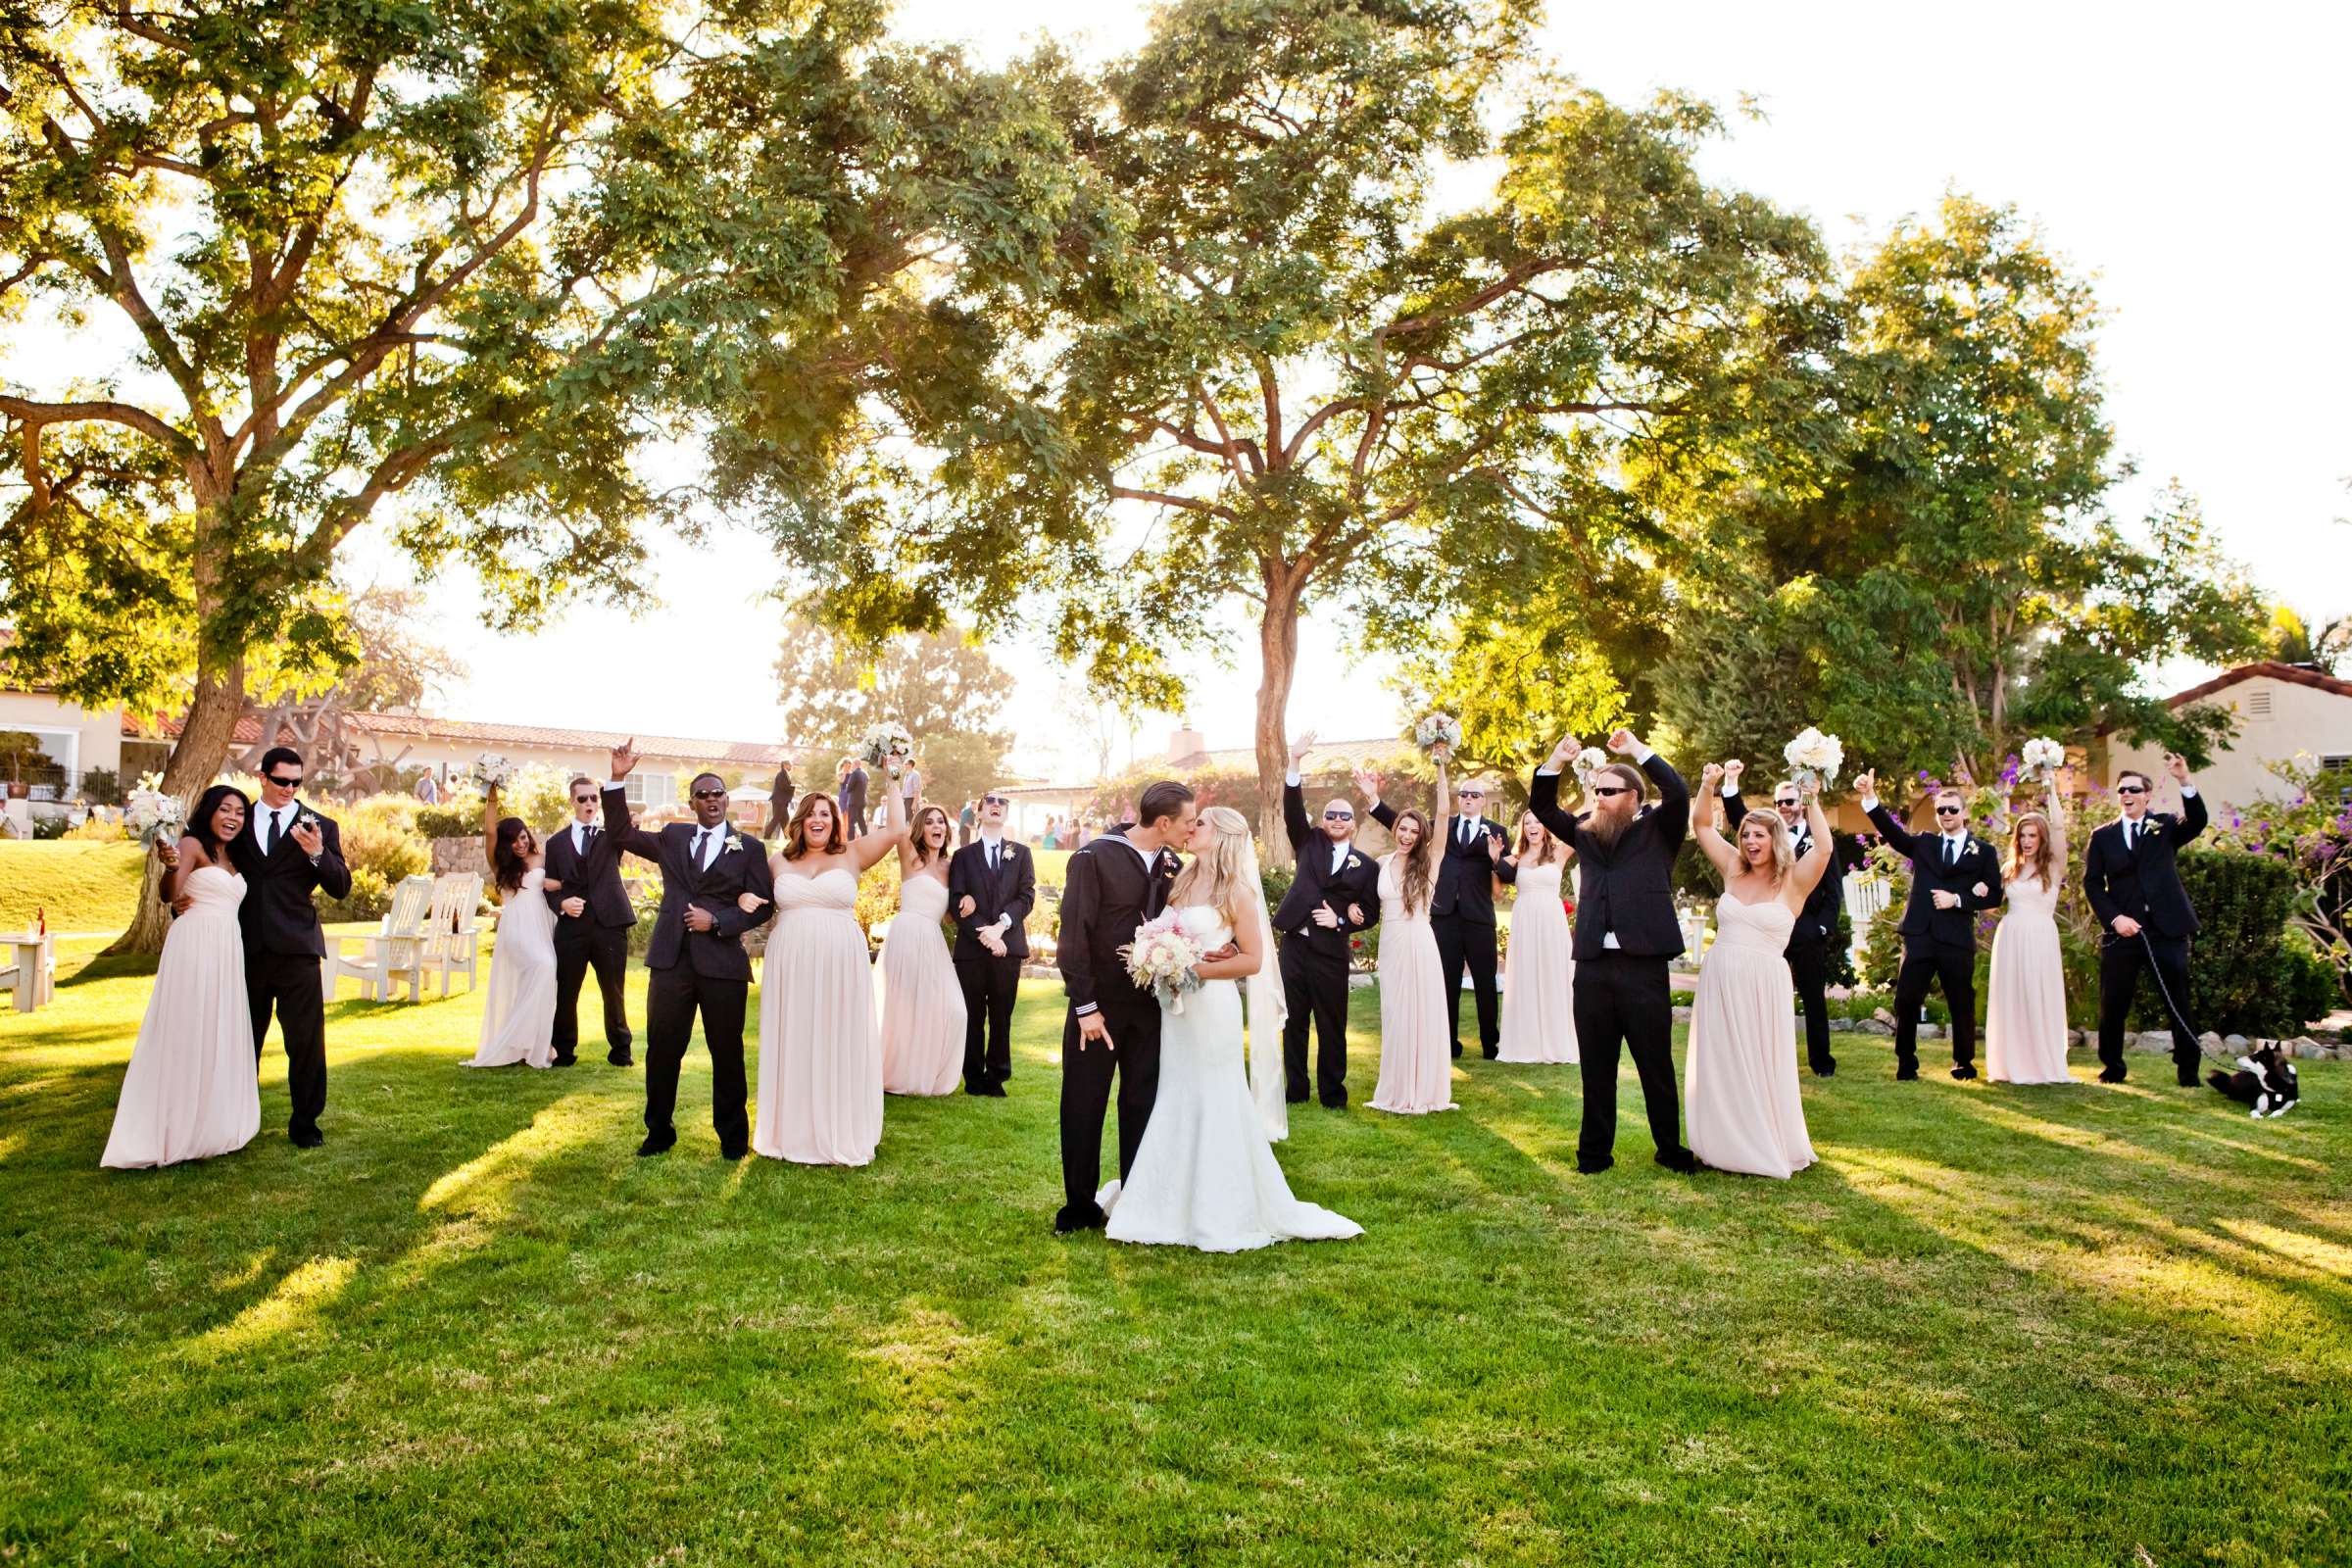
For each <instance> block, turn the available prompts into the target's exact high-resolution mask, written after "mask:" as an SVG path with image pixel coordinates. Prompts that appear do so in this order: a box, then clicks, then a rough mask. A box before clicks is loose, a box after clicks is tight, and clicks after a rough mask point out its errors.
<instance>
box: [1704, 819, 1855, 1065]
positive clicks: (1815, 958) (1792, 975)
mask: <svg viewBox="0 0 2352 1568" xmlns="http://www.w3.org/2000/svg"><path fill="white" fill-rule="evenodd" d="M1723 805H1724V809H1725V810H1727V811H1729V812H1730V813H1731V819H1732V837H1733V840H1734V841H1735V842H1737V841H1738V839H1739V836H1740V822H1741V821H1742V820H1744V819H1745V817H1746V816H1747V806H1746V803H1744V802H1743V801H1741V800H1740V792H1739V791H1738V790H1727V791H1725V792H1724V797H1723ZM1775 814H1778V813H1775ZM1791 847H1792V848H1793V849H1794V851H1795V853H1796V856H1797V858H1800V859H1801V858H1804V855H1805V852H1806V851H1807V850H1809V849H1811V848H1812V847H1813V834H1812V830H1811V829H1810V828H1809V827H1807V826H1806V824H1805V823H1804V822H1802V821H1799V822H1798V823H1797V824H1796V831H1795V832H1794V834H1792V835H1791ZM1843 872H1844V867H1842V866H1840V865H1839V864H1838V847H1837V845H1836V844H1834V843H1833V844H1832V845H1831V846H1830V863H1829V866H1828V867H1827V869H1825V870H1824V871H1823V872H1822V873H1821V880H1820V881H1818V882H1816V883H1814V884H1813V891H1812V892H1810V893H1808V894H1806V895H1805V906H1804V907H1803V908H1801V909H1799V910H1797V911H1796V924H1795V925H1793V926H1791V927H1790V928H1789V946H1788V947H1787V948H1785V949H1783V950H1782V954H1781V956H1783V957H1785V958H1787V959H1788V960H1789V979H1790V980H1791V981H1792V982H1794V984H1795V986H1796V995H1797V1000H1798V1001H1799V1002H1801V1003H1803V1004H1804V1008H1805V1056H1806V1058H1807V1060H1809V1061H1810V1062H1811V1063H1812V1067H1813V1070H1814V1071H1815V1072H1817V1073H1832V1072H1836V1071H1837V1070H1838V1058H1837V1057H1835V1056H1833V1055H1831V1054H1830V999H1829V988H1830V950H1831V944H1833V943H1834V942H1836V941H1837V938H1838V905H1839V904H1840V903H1841V902H1842V901H1843V900H1844V897H1845V878H1844V875H1843Z"/></svg>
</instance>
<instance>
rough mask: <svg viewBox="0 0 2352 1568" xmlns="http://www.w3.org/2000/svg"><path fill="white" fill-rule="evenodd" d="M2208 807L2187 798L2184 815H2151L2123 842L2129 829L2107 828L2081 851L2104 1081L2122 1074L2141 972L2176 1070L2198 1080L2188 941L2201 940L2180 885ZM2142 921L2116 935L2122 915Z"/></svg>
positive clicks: (2182, 1077)
mask: <svg viewBox="0 0 2352 1568" xmlns="http://www.w3.org/2000/svg"><path fill="white" fill-rule="evenodd" d="M2205 822H2206V815H2205V801H2204V798H2203V797H2201V796H2197V795H2190V794H2187V793H2185V792H2183V793H2182V795H2181V798H2180V815H2179V816H2175V815H2173V814H2172V813H2171V812H2169V811H2150V812H2148V813H2147V814H2146V815H2144V816H2142V817H2141V818H2140V819H2139V825H2138V827H2137V828H2135V829H2134V830H2133V831H2132V834H2131V847H2130V848H2128V849H2127V848H2126V847H2125V843H2124V837H2125V835H2124V823H2123V822H2122V821H2121V820H2117V821H2114V822H2110V823H2108V824H2107V825H2106V826H2104V827H2102V828H2100V829H2099V830H2098V831H2097V832H2095V833H2093V834H2091V836H2090V843H2089V844H2088V845H2087V846H2085V847H2084V849H2083V852H2082V891H2083V893H2084V895H2085V896H2087V897H2088V898H2089V900H2090V907H2091V910H2092V912H2093V913H2095V914H2097V915H2098V917H2099V926H2100V928H2101V929H2102V930H2104V931H2105V932H2106V937H2105V939H2104V940H2103V941H2102V942H2101V943H2100V945H2099V1063H2100V1065H2101V1067H2102V1068H2104V1069H2105V1071H2104V1072H2103V1073H2102V1076H2104V1077H2107V1078H2110V1079H2114V1080H2118V1081H2120V1080H2121V1079H2122V1078H2123V1075H2124V1025H2125V1023H2126V1021H2127V1020H2129V1019H2130V1018H2131V1000H2132V998H2133V996H2134V995H2135V994H2136V993H2137V992H2138V990H2139V975H2140V971H2141V970H2142V969H2143V968H2144V969H2146V970H2148V971H2149V972H2151V973H2153V974H2154V975H2155V976H2156V981H2157V985H2158V986H2159V988H2160V990H2161V994H2162V996H2163V998H2164V1010H2165V1013H2166V1016H2167V1017H2168V1018H2169V1019H2170V1020H2171V1022H2172V1027H2173V1065H2174V1066H2175V1067H2176V1068H2178V1069H2179V1070H2180V1081H2181V1082H2182V1083H2183V1084H2193V1083H2194V1082H2196V1069H2197V1057H2198V1056H2199V1055H2200V1054H2201V1053H2200V1052H2199V1050H2198V1048H2197V1030H2196V1026H2195V1025H2194V1024H2193V1023H2191V1022H2190V1021H2189V1016H2188V939H2189V938H2190V937H2191V936H2193V935H2195V934H2196V930H2197V911H2196V910H2195V909H2194V908H2192V907H2190V906H2189V902H2188V890H2187V889H2186V888H2183V887H2182V886H2181V885H2180V861H2179V860H2178V858H2177V857H2178V856H2179V855H2180V847H2181V846H2182V845H2184V844H2187V843H2188V842H2190V841H2191V840H2192V839H2194V838H2195V837H2196V836H2197V835H2198V834H2200V833H2202V832H2204V831H2205ZM2121 915H2129V916H2131V918H2132V919H2134V920H2136V921H2138V922H2139V929H2140V934H2139V935H2138V936H2135V937H2123V936H2118V935H2116V932H2115V922H2116V919H2117V917H2118V916H2121Z"/></svg>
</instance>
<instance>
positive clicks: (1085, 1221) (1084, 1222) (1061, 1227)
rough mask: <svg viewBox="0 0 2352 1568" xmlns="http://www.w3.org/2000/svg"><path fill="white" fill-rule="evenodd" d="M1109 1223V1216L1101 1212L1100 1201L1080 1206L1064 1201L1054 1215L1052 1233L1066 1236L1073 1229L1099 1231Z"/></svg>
mask: <svg viewBox="0 0 2352 1568" xmlns="http://www.w3.org/2000/svg"><path fill="white" fill-rule="evenodd" d="M1109 1223H1110V1216H1109V1215H1107V1214H1105V1213H1103V1205H1102V1204H1101V1203H1097V1202H1092V1201H1090V1202H1088V1203H1086V1204H1085V1205H1084V1206H1082V1207H1080V1206H1073V1205H1070V1204H1067V1203H1065V1204H1063V1205H1062V1208H1061V1211H1060V1212H1059V1213H1057V1214H1055V1215H1054V1235H1056V1236H1067V1235H1070V1234H1071V1233H1072V1232H1074V1231H1099V1230H1101V1229H1102V1228H1103V1226H1105V1225H1107V1224H1109Z"/></svg>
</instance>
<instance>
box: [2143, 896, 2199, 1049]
mask: <svg viewBox="0 0 2352 1568" xmlns="http://www.w3.org/2000/svg"><path fill="white" fill-rule="evenodd" d="M2139 945H2140V946H2141V947H2143V948H2145V949H2147V952H2148V973H2150V974H2152V975H2154V976H2155V977H2156V991H2157V994H2158V995H2159V996H2161V997H2163V998H2164V1005H2165V1010H2166V1011H2167V1012H2169V1013H2171V1014H2172V1016H2173V1017H2174V1018H2175V1019H2176V1020H2177V1021H2179V1022H2181V1023H2186V1022H2187V1021H2188V1014H2187V1013H2185V1012H2183V1011H2182V1010H2181V1009H2180V1004H2179V1003H2178V1002H2175V1001H2174V1000H2173V992H2172V988H2171V987H2170V986H2168V985H2166V984H2165V983H2164V966H2163V965H2162V964H2160V963H2158V962H2157V961H2156V944H2155V943H2154V942H2153V941H2151V940H2149V937H2148V928H2147V927H2146V926H2144V925H2143V926H2141V927H2140V928H2139ZM2188 1043H2189V1044H2190V1045H2192V1046H2196V1048H2197V1054H2198V1055H2200V1056H2201V1055H2203V1054H2205V1048H2204V1046H2202V1045H2201V1044H2199V1043H2198V1041H2197V1038H2196V1037H2195V1036H2194V1035H2191V1036H2190V1037H2189V1041H2188Z"/></svg>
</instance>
